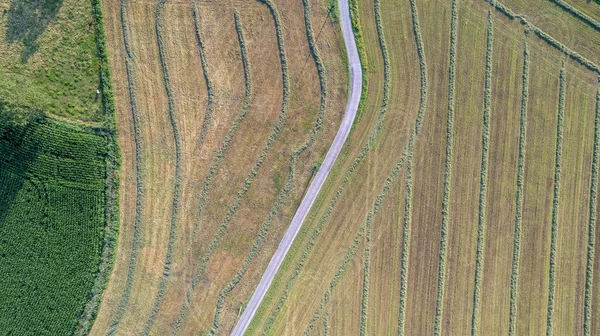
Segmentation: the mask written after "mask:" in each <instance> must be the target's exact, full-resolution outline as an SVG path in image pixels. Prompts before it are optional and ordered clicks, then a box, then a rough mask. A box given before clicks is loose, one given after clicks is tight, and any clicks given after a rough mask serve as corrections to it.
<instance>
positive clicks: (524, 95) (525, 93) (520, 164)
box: [508, 41, 529, 336]
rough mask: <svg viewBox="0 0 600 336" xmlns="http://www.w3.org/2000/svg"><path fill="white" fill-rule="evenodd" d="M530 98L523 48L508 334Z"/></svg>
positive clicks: (513, 313)
mask: <svg viewBox="0 0 600 336" xmlns="http://www.w3.org/2000/svg"><path fill="white" fill-rule="evenodd" d="M528 100H529V49H528V47H527V41H525V46H524V49H523V75H522V86H521V119H520V121H519V157H518V161H517V192H516V196H515V234H514V239H513V245H514V246H513V258H512V267H511V274H510V313H509V324H508V334H509V335H510V336H513V335H514V334H515V333H516V321H517V297H518V283H519V259H520V253H521V223H522V221H523V180H524V176H525V154H526V152H525V148H526V147H525V146H526V143H527V102H528Z"/></svg>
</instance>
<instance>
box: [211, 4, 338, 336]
mask: <svg viewBox="0 0 600 336" xmlns="http://www.w3.org/2000/svg"><path fill="white" fill-rule="evenodd" d="M303 6H304V22H305V27H306V35H307V39H308V44H309V47H310V50H311V54H312V56H313V60H314V62H315V66H316V68H317V74H318V77H319V85H320V89H321V104H320V108H319V113H318V117H317V120H316V122H315V126H314V127H313V129H312V131H311V134H310V137H309V139H308V140H307V141H306V142H305V143H304V144H302V145H301V146H300V147H299V148H298V149H296V151H294V153H293V154H292V156H291V157H290V168H289V175H288V180H287V182H286V184H285V186H284V188H283V189H282V191H281V192H280V193H279V195H278V197H277V200H276V201H275V202H274V203H273V206H272V208H271V211H270V212H269V215H268V216H267V218H266V220H265V221H264V222H263V224H262V227H261V230H260V231H259V233H258V236H257V237H256V239H255V241H254V244H253V245H252V248H251V250H250V252H249V254H248V255H247V256H246V259H245V260H244V263H243V264H242V267H241V268H240V269H239V270H238V272H237V273H236V274H235V275H234V277H233V278H232V279H231V281H230V282H229V283H228V284H227V285H226V286H225V288H223V289H222V290H221V292H220V293H219V298H218V299H217V304H216V312H215V315H214V318H213V326H212V328H211V330H210V332H209V334H210V335H215V334H216V333H217V332H218V330H219V327H220V324H221V323H220V321H221V312H222V309H223V305H224V303H225V298H226V297H227V295H228V294H229V293H230V292H231V291H232V290H233V289H234V288H235V287H236V286H237V285H238V284H239V283H240V281H241V280H242V278H243V276H244V275H245V274H246V271H247V270H248V267H249V266H250V263H251V262H252V261H253V260H254V258H255V257H256V256H257V255H258V253H259V252H260V248H261V246H262V244H263V242H264V240H265V239H266V236H267V233H268V232H269V229H270V227H271V225H272V223H273V220H274V219H275V218H276V216H277V214H278V213H279V211H280V210H281V206H282V205H283V203H284V202H285V201H286V199H287V197H288V195H289V192H290V191H291V190H292V188H293V186H294V177H295V169H296V160H297V159H298V157H299V156H300V154H302V153H303V152H304V151H305V150H306V149H308V148H309V147H310V146H312V145H313V143H314V142H315V140H316V138H317V134H318V133H319V132H320V131H321V129H322V124H323V119H324V117H325V107H326V104H327V82H326V77H325V68H324V66H323V63H322V60H321V57H320V56H319V50H318V48H317V44H316V41H315V39H314V34H313V30H312V19H311V9H310V2H309V0H303ZM234 14H235V15H234V16H235V22H236V29H237V31H238V37H239V39H240V45H242V44H243V42H244V41H243V30H242V26H241V23H240V19H239V14H238V12H237V11H236V12H235V13H234ZM244 57H245V56H244Z"/></svg>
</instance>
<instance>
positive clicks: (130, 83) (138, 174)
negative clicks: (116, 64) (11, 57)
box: [107, 0, 145, 335]
mask: <svg viewBox="0 0 600 336" xmlns="http://www.w3.org/2000/svg"><path fill="white" fill-rule="evenodd" d="M120 4H121V6H120V7H121V8H120V21H121V33H122V42H123V48H124V49H125V55H124V59H125V72H126V75H127V90H128V94H129V108H130V112H131V120H132V128H133V139H134V143H135V168H134V169H135V182H136V200H135V219H134V224H133V238H132V242H131V252H130V255H129V261H128V266H127V278H126V280H125V287H124V288H123V294H122V296H121V299H120V301H119V305H118V306H117V310H116V312H115V315H114V316H113V318H112V320H111V323H110V326H109V330H108V333H107V334H108V335H113V334H114V333H116V331H117V328H118V327H119V324H120V323H121V319H122V318H123V314H124V313H125V308H127V305H129V299H130V297H131V291H132V289H133V280H134V276H135V270H136V263H137V254H138V249H139V247H140V234H141V229H142V228H141V226H142V208H143V203H144V189H145V187H144V164H143V162H144V160H143V154H142V135H141V130H140V125H139V124H140V117H139V115H138V111H137V102H136V96H135V72H134V67H133V64H132V62H133V51H132V48H131V45H130V44H129V33H128V26H127V7H128V5H129V0H121V1H120Z"/></svg>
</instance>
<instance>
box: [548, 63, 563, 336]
mask: <svg viewBox="0 0 600 336" xmlns="http://www.w3.org/2000/svg"><path fill="white" fill-rule="evenodd" d="M566 72H567V70H566V62H565V61H564V60H563V64H562V67H561V69H560V80H559V83H560V87H559V92H558V121H557V124H556V153H555V161H554V187H553V197H552V228H551V231H550V270H549V280H548V315H547V319H546V335H548V336H550V335H552V334H553V331H554V330H553V326H554V295H555V286H556V285H555V279H556V276H555V273H556V236H557V234H558V205H559V200H560V171H561V156H562V139H563V124H564V115H565V91H566V86H567V79H566V75H567V74H566Z"/></svg>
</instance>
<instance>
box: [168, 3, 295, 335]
mask: <svg viewBox="0 0 600 336" xmlns="http://www.w3.org/2000/svg"><path fill="white" fill-rule="evenodd" d="M260 1H261V2H263V3H265V4H266V5H267V7H268V8H269V10H270V12H271V15H272V16H273V21H274V23H275V31H276V36H277V46H278V49H279V58H280V62H281V70H282V79H283V103H282V107H281V113H280V115H279V118H278V120H277V122H276V124H275V126H274V127H273V130H272V132H271V135H270V136H269V139H268V140H267V143H266V144H265V147H264V148H263V149H262V151H261V153H260V155H259V157H258V160H257V162H256V164H255V165H254V167H253V168H252V170H251V171H250V173H249V174H248V176H247V177H246V179H245V180H244V182H243V184H242V188H241V189H240V190H239V191H238V193H237V195H236V198H235V199H234V201H233V204H232V205H231V207H230V208H229V210H228V212H227V215H226V216H225V219H224V220H223V222H222V223H221V224H220V225H219V228H218V231H217V233H216V234H215V236H214V237H213V239H212V241H211V242H210V244H209V245H208V248H207V249H206V252H205V253H204V256H203V257H202V258H201V259H200V260H199V266H198V269H197V270H196V272H195V274H194V277H193V278H192V283H191V285H190V287H189V288H188V290H187V292H186V299H185V301H184V303H183V305H182V306H181V308H180V311H179V315H178V317H177V320H176V322H175V328H174V333H177V332H178V331H179V328H180V327H181V324H182V322H183V320H184V319H185V317H186V315H187V312H188V310H189V305H190V302H191V296H192V294H193V292H194V290H195V288H196V286H197V285H198V284H199V283H200V280H201V279H202V276H203V275H204V271H205V269H206V265H207V263H208V261H209V259H210V257H211V256H212V253H213V252H214V250H215V249H216V248H217V246H218V245H219V243H220V241H221V238H222V237H223V235H224V234H225V233H226V232H227V228H228V227H229V223H230V222H231V220H232V219H233V216H234V215H235V213H236V212H237V210H238V208H239V206H240V203H241V201H242V199H243V198H244V196H245V195H246V193H247V192H248V190H249V189H250V186H251V185H252V182H253V181H254V179H255V178H256V176H257V175H258V171H259V170H260V168H261V167H262V164H263V162H264V160H265V158H266V156H267V154H268V153H269V151H270V150H271V147H272V146H273V143H274V142H275V140H276V139H277V136H278V135H279V132H280V131H281V128H282V127H283V124H284V122H285V117H286V114H287V108H288V103H289V79H288V72H287V71H288V69H287V57H286V54H285V44H284V40H283V31H282V24H281V19H280V17H279V13H278V11H277V9H276V8H275V6H274V5H273V3H272V2H271V1H270V0H260Z"/></svg>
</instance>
